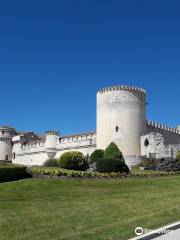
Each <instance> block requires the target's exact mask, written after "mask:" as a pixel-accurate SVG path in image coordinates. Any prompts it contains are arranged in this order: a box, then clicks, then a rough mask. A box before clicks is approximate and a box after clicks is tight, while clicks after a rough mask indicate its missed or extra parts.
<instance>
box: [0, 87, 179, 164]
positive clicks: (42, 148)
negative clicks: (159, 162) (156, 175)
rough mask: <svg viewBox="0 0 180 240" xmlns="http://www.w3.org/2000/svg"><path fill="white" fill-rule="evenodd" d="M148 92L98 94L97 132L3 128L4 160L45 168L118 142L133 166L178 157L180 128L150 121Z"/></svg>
mask: <svg viewBox="0 0 180 240" xmlns="http://www.w3.org/2000/svg"><path fill="white" fill-rule="evenodd" d="M146 105H147V103H146V91H145V90H144V89H142V88H138V87H129V86H113V87H107V88H103V89H101V90H99V91H98V92H97V126H96V132H86V133H81V134H76V135H68V136H60V134H59V132H58V131H54V130H52V131H47V132H46V134H44V135H38V134H35V133H34V132H20V131H17V130H16V129H14V128H11V127H8V126H3V127H0V160H1V161H12V163H16V164H23V165H43V164H44V162H45V161H46V160H47V159H49V158H59V157H60V155H61V154H62V153H64V152H66V151H80V152H82V153H83V154H84V155H88V156H89V155H90V154H91V153H92V152H93V151H94V150H95V149H105V148H106V147H107V146H108V145H109V144H110V143H111V142H115V143H116V144H117V146H118V147H119V149H120V150H121V151H122V152H123V155H124V158H125V161H126V163H127V164H128V165H129V166H130V167H131V166H132V165H134V164H137V163H138V162H139V160H140V159H141V157H144V156H147V157H150V156H153V157H154V158H164V157H175V156H176V153H177V151H179V150H180V126H178V127H177V128H171V127H168V126H165V125H162V124H158V123H155V122H152V121H148V120H147V119H146Z"/></svg>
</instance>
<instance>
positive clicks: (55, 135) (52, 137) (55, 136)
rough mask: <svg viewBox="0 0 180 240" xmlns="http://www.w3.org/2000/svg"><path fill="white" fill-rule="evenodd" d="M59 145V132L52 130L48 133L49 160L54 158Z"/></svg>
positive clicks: (46, 144)
mask: <svg viewBox="0 0 180 240" xmlns="http://www.w3.org/2000/svg"><path fill="white" fill-rule="evenodd" d="M58 143H59V131H55V130H51V131H47V132H46V142H45V147H46V152H47V155H48V157H49V158H54V157H55V155H56V153H57V144H58Z"/></svg>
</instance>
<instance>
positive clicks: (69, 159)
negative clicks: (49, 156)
mask: <svg viewBox="0 0 180 240" xmlns="http://www.w3.org/2000/svg"><path fill="white" fill-rule="evenodd" d="M59 166H60V167H62V168H65V169H69V170H81V171H84V170H86V169H87V168H88V162H87V161H86V159H85V157H84V155H83V154H82V153H81V152H78V151H72V152H65V153H64V154H62V155H61V157H60V159H59Z"/></svg>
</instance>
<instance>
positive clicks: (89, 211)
mask: <svg viewBox="0 0 180 240" xmlns="http://www.w3.org/2000/svg"><path fill="white" fill-rule="evenodd" d="M179 218H180V176H169V177H161V178H140V179H133V178H132V179H119V180H118V179H63V180H62V179H61V180H55V179H26V180H20V181H17V182H9V183H1V184H0V239H2V240H22V239H24V240H31V239H32V240H50V239H51V240H55V239H56V240H61V239H69V240H72V239H75V240H77V239H83V240H84V239H89V240H93V239H97V240H106V239H108V240H110V239H111V240H113V239H117V240H119V239H123V240H126V239H128V238H130V237H133V236H134V229H135V227H137V226H142V227H144V228H148V229H149V228H150V229H154V228H157V227H160V226H162V225H164V224H168V223H172V222H175V221H178V220H179Z"/></svg>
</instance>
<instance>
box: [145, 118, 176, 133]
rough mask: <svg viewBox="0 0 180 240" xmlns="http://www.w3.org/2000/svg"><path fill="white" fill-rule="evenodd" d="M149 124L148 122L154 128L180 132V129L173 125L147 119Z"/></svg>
mask: <svg viewBox="0 0 180 240" xmlns="http://www.w3.org/2000/svg"><path fill="white" fill-rule="evenodd" d="M147 124H148V126H149V127H154V128H157V129H161V130H164V131H168V132H171V133H176V134H180V131H179V130H178V129H177V128H173V127H170V126H168V125H164V124H159V123H156V122H153V121H147Z"/></svg>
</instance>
